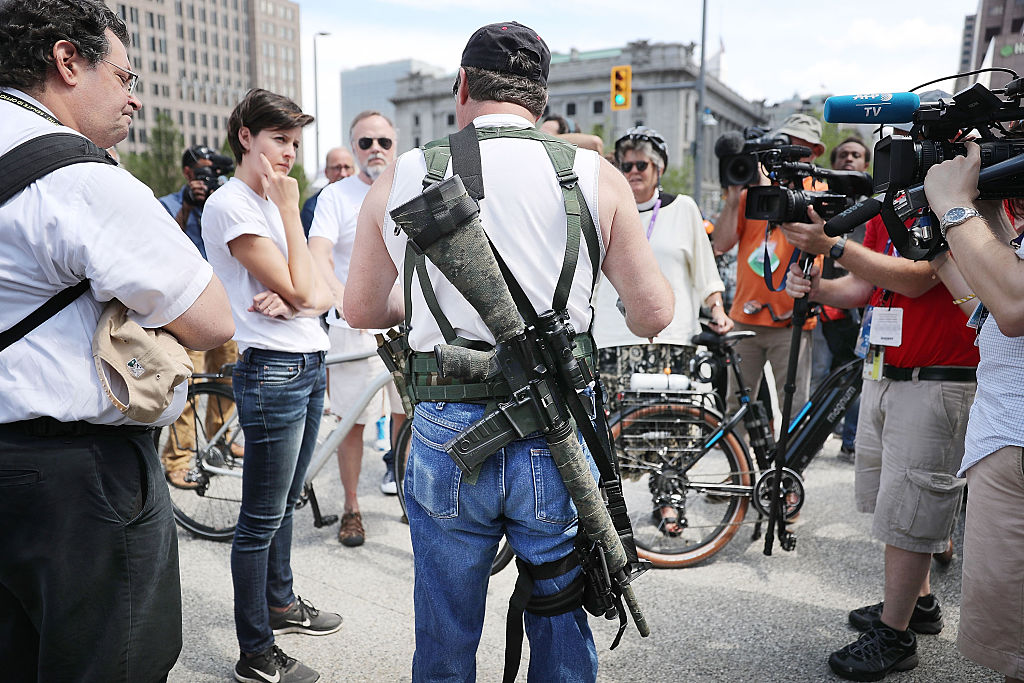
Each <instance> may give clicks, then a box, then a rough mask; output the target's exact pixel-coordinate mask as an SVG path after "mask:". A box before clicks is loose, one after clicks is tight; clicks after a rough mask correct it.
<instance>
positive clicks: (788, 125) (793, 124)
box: [775, 114, 825, 154]
mask: <svg viewBox="0 0 1024 683" xmlns="http://www.w3.org/2000/svg"><path fill="white" fill-rule="evenodd" d="M775 132H776V134H780V135H792V136H793V137H798V138H800V139H801V140H806V141H807V142H809V143H811V144H812V145H813V146H814V147H817V148H820V149H818V150H817V151H816V152H815V153H816V154H821V153H822V152H824V151H825V146H824V145H823V144H822V143H821V121H819V120H818V119H816V118H814V117H813V116H810V115H808V114H790V115H789V116H787V117H786V120H785V121H783V122H782V125H781V126H779V128H778V130H776V131H775Z"/></svg>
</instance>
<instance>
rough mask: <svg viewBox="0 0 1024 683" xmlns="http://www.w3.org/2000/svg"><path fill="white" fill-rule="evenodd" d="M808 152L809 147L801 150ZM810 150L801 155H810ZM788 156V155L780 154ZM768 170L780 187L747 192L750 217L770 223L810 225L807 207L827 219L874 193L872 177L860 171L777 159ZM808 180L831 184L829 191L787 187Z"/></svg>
mask: <svg viewBox="0 0 1024 683" xmlns="http://www.w3.org/2000/svg"><path fill="white" fill-rule="evenodd" d="M800 149H804V150H807V148H806V147H803V148H800ZM809 153H810V150H807V152H806V153H805V154H801V156H807V154H809ZM780 156H784V155H780ZM765 169H766V170H767V172H768V177H769V178H770V179H771V180H772V181H776V182H779V183H781V184H779V185H761V186H757V187H751V188H749V189H748V190H747V211H746V217H747V218H749V219H753V220H761V221H769V222H770V223H807V222H808V221H809V220H810V219H808V217H807V207H809V206H813V207H814V210H815V211H816V212H818V215H819V216H821V217H822V218H824V219H826V220H827V219H829V218H832V217H833V216H836V215H838V214H839V213H841V212H843V211H845V210H846V209H847V208H849V207H850V206H851V205H853V204H854V203H855V202H856V201H857V198H859V197H863V196H865V195H867V194H870V193H871V176H870V175H868V174H867V173H862V172H860V171H830V170H828V169H825V168H821V167H820V166H815V165H814V164H809V163H806V162H800V161H785V160H782V159H780V160H777V161H776V160H773V159H772V158H771V157H769V158H768V159H767V160H766V162H765ZM804 178H813V179H814V180H821V181H825V182H826V183H828V190H804V189H791V187H785V186H786V185H788V186H793V185H797V186H800V185H802V184H803V179H804Z"/></svg>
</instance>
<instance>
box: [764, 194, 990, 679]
mask: <svg viewBox="0 0 1024 683" xmlns="http://www.w3.org/2000/svg"><path fill="white" fill-rule="evenodd" d="M809 216H810V218H811V219H812V220H814V223H787V224H785V225H783V226H782V230H783V232H784V233H785V234H786V238H787V239H788V240H789V241H790V242H791V243H792V244H794V245H796V246H797V247H798V248H800V249H803V250H804V251H806V252H808V253H815V254H821V253H831V256H832V258H834V259H835V260H836V261H837V263H838V264H839V265H841V266H842V267H843V268H845V269H846V270H847V271H849V274H847V275H844V276H843V277H841V278H839V279H836V280H822V279H821V278H820V274H819V273H818V272H817V268H815V269H814V271H813V273H814V274H813V275H812V278H811V280H807V279H805V278H804V277H803V275H802V273H801V271H800V269H799V268H798V267H796V266H795V265H794V266H793V268H792V269H791V270H790V273H789V282H788V285H787V287H786V291H787V292H789V293H790V295H792V296H794V297H799V296H804V295H806V296H808V297H809V298H810V300H811V301H815V302H818V303H823V304H827V305H830V306H835V307H837V308H855V307H859V306H863V305H865V304H867V305H868V308H867V309H865V312H864V318H865V323H864V327H863V328H862V332H861V334H862V337H863V336H864V335H865V334H866V335H867V338H868V341H870V342H871V343H870V346H869V348H868V349H867V358H866V359H865V380H864V388H863V393H862V395H861V407H860V415H859V424H858V426H857V441H856V457H855V467H856V486H855V488H856V501H857V509H858V510H859V511H861V512H873V513H874V519H873V522H872V529H871V530H872V534H873V535H874V536H875V538H877V539H879V540H880V541H882V542H883V543H885V582H884V585H885V591H884V593H885V595H884V597H885V599H884V601H883V602H880V603H877V604H874V605H868V606H866V607H860V608H857V609H855V610H853V611H851V612H850V614H849V622H850V624H851V625H852V626H854V627H855V628H857V629H858V630H861V631H864V633H863V635H861V637H860V638H859V639H858V640H856V641H855V642H853V643H851V644H850V645H847V646H846V647H844V648H841V649H839V650H837V651H836V652H833V653H832V655H831V656H830V657H829V666H830V667H831V668H832V671H833V672H835V673H836V674H837V675H839V676H841V677H843V678H848V679H851V680H863V681H868V680H872V681H877V680H881V679H882V678H884V677H885V676H886V675H887V674H889V673H890V672H892V671H904V670H907V669H911V668H913V667H915V666H917V663H918V657H917V638H916V636H915V633H928V634H934V633H938V632H939V631H941V630H942V613H941V611H940V609H939V604H938V601H937V600H936V599H935V597H934V596H932V595H931V585H930V582H929V574H930V568H931V560H932V555H933V554H938V553H942V552H943V551H946V550H947V548H948V547H949V539H950V534H951V533H952V531H953V524H954V522H955V521H956V516H957V513H958V512H959V510H960V502H961V498H962V494H963V480H961V479H957V478H956V476H955V475H956V471H957V468H958V466H959V462H960V459H961V457H962V456H963V452H964V432H965V430H966V428H967V416H968V411H969V409H970V405H971V402H972V401H973V400H974V393H975V389H976V386H977V384H976V382H975V368H976V366H977V363H978V352H977V349H975V347H974V333H973V331H972V330H970V329H969V328H967V327H966V325H965V323H966V322H967V317H966V316H965V315H964V313H963V312H962V311H961V310H960V309H959V308H957V306H956V305H955V304H954V302H953V296H952V295H951V294H950V293H949V291H948V290H947V289H946V287H945V286H943V285H942V283H940V282H939V280H938V277H937V276H936V275H935V272H934V271H933V270H932V268H931V266H930V265H929V264H928V263H926V262H923V261H922V262H920V263H915V262H913V261H909V260H906V259H902V258H899V257H898V255H896V254H895V252H894V250H893V248H892V243H891V241H890V240H889V235H888V232H887V231H886V229H885V225H884V224H883V223H882V221H881V219H880V218H879V217H876V218H874V219H872V220H871V221H869V222H868V224H867V229H866V231H865V236H864V243H863V245H861V244H857V243H856V242H854V241H852V240H851V241H850V242H849V243H847V242H846V240H845V239H844V238H834V237H828V236H826V235H825V233H824V231H823V230H822V226H823V222H822V221H821V219H820V218H819V217H818V215H817V214H816V213H814V212H813V210H811V211H809Z"/></svg>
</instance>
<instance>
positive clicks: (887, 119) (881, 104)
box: [825, 92, 921, 123]
mask: <svg viewBox="0 0 1024 683" xmlns="http://www.w3.org/2000/svg"><path fill="white" fill-rule="evenodd" d="M920 106H921V98H920V97H918V96H917V95H916V94H914V93H912V92H893V93H881V94H878V93H875V94H871V95H835V96H833V97H830V98H828V99H827V100H825V120H826V121H828V122H829V123H906V122H908V121H910V120H911V119H913V116H914V112H915V111H917V110H918V108H920Z"/></svg>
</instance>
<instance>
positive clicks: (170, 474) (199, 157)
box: [160, 145, 242, 489]
mask: <svg viewBox="0 0 1024 683" xmlns="http://www.w3.org/2000/svg"><path fill="white" fill-rule="evenodd" d="M225 167H229V168H234V163H233V162H231V160H230V159H228V158H227V157H224V156H223V155H220V154H217V153H216V152H214V151H213V150H212V149H210V148H209V147H206V146H205V145H193V146H191V147H189V148H188V149H186V150H185V152H184V153H183V154H182V155H181V172H182V174H183V175H184V176H185V181H186V182H185V184H184V185H183V186H182V187H181V189H180V190H178V191H177V192H172V193H171V194H168V195H164V196H163V197H160V203H161V204H162V205H163V207H164V208H165V209H167V213H169V214H171V216H172V217H173V218H174V221H175V222H176V223H177V224H178V227H179V228H181V229H182V231H183V232H184V233H185V235H186V236H187V237H188V238H189V239H190V240H192V243H193V244H195V245H196V248H197V249H198V250H199V253H200V254H202V255H203V258H204V259H205V258H206V246H205V245H204V244H203V235H202V230H201V228H200V220H201V219H202V216H203V206H204V205H205V204H206V198H207V197H208V196H209V195H210V194H211V193H212V192H213V191H214V190H215V189H216V188H218V187H220V183H219V182H218V181H219V179H220V178H222V177H223V170H224V168H225ZM201 168H213V169H215V170H214V171H213V173H212V174H211V173H210V172H205V173H197V171H198V170H199V169H201ZM206 178H209V179H210V180H211V182H210V183H209V184H208V183H207V180H206ZM185 350H186V351H188V355H189V358H191V359H192V367H193V368H194V369H195V372H209V373H215V372H218V371H219V370H220V368H221V367H222V366H223V365H225V364H227V363H234V362H235V361H236V360H238V346H237V345H236V344H235V342H234V341H233V340H231V339H229V340H227V341H226V342H224V343H223V344H221V345H220V346H218V347H217V348H214V349H210V350H209V351H205V352H203V351H193V350H192V349H188V348H186V349H185ZM217 381H220V382H222V383H224V384H227V385H229V386H230V385H231V380H230V379H223V380H217ZM194 410H195V406H194V405H193V404H192V402H191V401H187V402H186V403H185V409H184V410H183V411H182V413H181V415H180V416H179V417H178V419H177V421H176V422H175V423H174V426H173V427H172V430H173V432H174V436H173V438H170V439H167V444H166V446H164V452H163V453H161V454H160V460H161V461H162V462H163V465H164V476H165V477H166V479H167V481H168V482H169V483H170V484H171V486H174V487H175V488H179V489H194V488H196V487H197V486H198V484H197V483H196V482H194V481H188V480H187V478H186V475H187V474H188V471H189V468H191V467H192V463H191V462H190V459H191V457H192V453H193V452H194V451H195V436H196V434H195V433H196V426H197V424H199V425H202V427H203V428H204V429H205V430H206V435H207V436H212V435H214V434H216V433H217V431H218V430H220V428H221V426H222V425H223V424H224V421H225V420H227V419H228V418H230V417H231V414H232V412H233V411H234V406H233V405H232V404H231V402H230V401H228V400H226V399H221V398H216V399H212V400H211V401H210V402H209V403H208V404H207V406H206V417H205V419H204V420H202V421H200V422H199V423H197V422H196V420H195V415H194ZM231 450H232V451H233V452H234V453H235V455H236V456H237V457H241V456H242V446H241V444H238V443H232V444H231Z"/></svg>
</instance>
